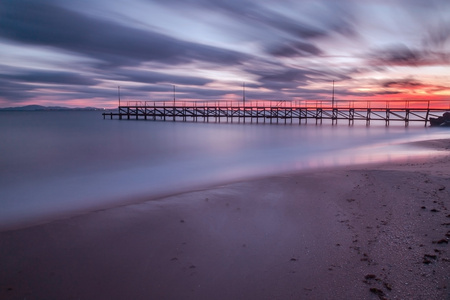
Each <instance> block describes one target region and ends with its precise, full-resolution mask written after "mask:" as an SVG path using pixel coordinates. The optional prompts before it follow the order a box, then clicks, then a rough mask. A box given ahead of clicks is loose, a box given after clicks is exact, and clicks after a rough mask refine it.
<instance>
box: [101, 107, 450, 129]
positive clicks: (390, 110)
mask: <svg viewBox="0 0 450 300" xmlns="http://www.w3.org/2000/svg"><path fill="white" fill-rule="evenodd" d="M446 111H450V101H446V102H445V101H439V102H437V101H385V102H380V101H339V102H335V101H333V103H330V101H328V102H326V101H301V102H294V101H292V102H291V101H252V102H247V103H245V104H244V103H238V102H231V103H229V102H223V101H221V102H182V103H180V102H149V101H127V102H126V105H120V106H119V107H118V110H117V112H105V113H103V118H104V119H106V118H110V119H114V118H117V119H119V120H154V121H157V120H160V121H182V122H216V123H221V122H227V123H269V124H280V123H284V124H306V123H308V122H311V121H312V122H315V124H321V123H322V122H323V121H324V120H329V121H331V123H332V124H336V123H338V121H340V122H345V123H348V124H349V125H353V124H354V122H355V121H360V122H364V123H365V124H366V125H369V124H370V123H371V122H372V121H381V122H384V123H385V124H386V126H388V125H389V124H390V123H391V122H395V123H398V122H402V123H404V124H405V126H408V124H409V123H410V122H416V123H417V122H421V123H423V124H424V125H425V126H426V125H427V123H428V122H429V118H430V117H438V116H440V115H442V114H443V113H444V112H446Z"/></svg>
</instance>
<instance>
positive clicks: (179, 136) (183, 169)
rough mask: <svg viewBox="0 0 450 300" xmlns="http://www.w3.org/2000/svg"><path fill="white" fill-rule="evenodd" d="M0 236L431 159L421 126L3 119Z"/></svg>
mask: <svg viewBox="0 0 450 300" xmlns="http://www.w3.org/2000/svg"><path fill="white" fill-rule="evenodd" d="M0 129H1V131H0V140H1V143H0V153H1V156H0V229H2V228H7V227H10V226H13V225H17V224H26V223H31V222H34V221H42V220H45V219H53V218H56V217H59V216H66V215H70V214H71V213H74V212H78V211H86V210H90V209H98V208H102V207H106V206H109V205H116V204H119V203H121V201H124V199H133V198H135V197H137V196H152V195H158V194H167V193H175V192H178V191H183V190H189V189H194V188H198V187H202V186H207V185H212V184H220V183H224V182H229V181H235V180H241V179H245V178H252V177H258V176H266V175H273V174H277V173H283V172H292V171H299V170H306V169H311V168H321V167H330V166H338V165H349V164H360V163H370V162H379V161H386V160H397V159H407V158H412V157H416V156H418V155H421V156H431V155H435V153H433V152H430V151H429V150H424V149H421V148H416V147H411V146H408V147H406V146H404V145H402V143H404V142H410V141H419V140H427V139H438V138H445V137H448V130H443V129H439V128H438V129H436V128H426V127H424V126H423V124H421V125H414V126H409V127H404V126H402V125H400V124H398V125H394V126H390V127H385V126H384V124H379V125H377V124H372V125H371V126H370V127H366V126H365V124H364V123H361V124H358V123H355V125H353V126H348V125H346V124H345V123H343V124H338V125H334V126H333V125H331V124H322V125H313V124H308V125H304V124H303V125H298V124H297V125H284V124H278V125H269V124H259V125H257V124H236V123H234V124H224V123H221V124H215V123H183V122H161V121H157V122H154V121H133V120H122V121H119V120H103V118H102V116H101V113H100V112H75V111H49V112H47V111H43V112H0Z"/></svg>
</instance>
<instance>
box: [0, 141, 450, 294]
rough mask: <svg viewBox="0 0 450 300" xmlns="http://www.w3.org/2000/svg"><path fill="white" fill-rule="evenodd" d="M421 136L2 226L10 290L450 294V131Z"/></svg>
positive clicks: (3, 283) (2, 278)
mask: <svg viewBox="0 0 450 300" xmlns="http://www.w3.org/2000/svg"><path fill="white" fill-rule="evenodd" d="M421 145H422V146H423V147H429V148H430V149H431V148H432V149H437V150H439V151H440V152H441V153H443V154H445V155H442V156H439V157H436V158H435V159H428V160H423V159H419V160H417V161H414V162H412V161H408V162H399V163H389V164H387V163H386V164H378V165H365V166H350V167H345V168H342V167H341V168H336V169H326V170H315V171H309V172H303V173H297V174H285V175H282V176H281V175H280V176H274V177H267V178H261V179H255V180H250V181H245V182H237V183H230V184H226V185H222V186H216V187H211V188H209V189H205V190H200V191H192V192H187V193H183V194H178V195H173V196H170V197H165V198H159V199H148V201H144V202H141V203H136V204H133V205H127V206H121V207H116V208H111V209H106V210H100V211H96V212H92V213H89V214H84V215H80V216H76V217H73V218H70V219H64V220H58V221H53V222H50V223H47V224H42V225H37V226H33V227H28V228H23V229H17V230H9V231H4V232H0V266H1V267H0V299H27V300H30V299H450V251H449V245H448V241H449V239H450V211H449V208H450V140H439V141H429V142H422V143H421Z"/></svg>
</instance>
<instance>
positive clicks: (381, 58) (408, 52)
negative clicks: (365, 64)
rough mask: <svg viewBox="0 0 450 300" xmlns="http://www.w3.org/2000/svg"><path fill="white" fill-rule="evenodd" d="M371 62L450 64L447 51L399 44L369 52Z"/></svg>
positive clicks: (403, 64) (417, 65)
mask: <svg viewBox="0 0 450 300" xmlns="http://www.w3.org/2000/svg"><path fill="white" fill-rule="evenodd" d="M369 62H370V63H371V64H372V65H375V66H383V65H388V66H412V67H419V66H430V65H443V64H444V65H445V64H449V63H450V60H449V56H448V54H447V53H442V52H436V51H427V50H417V49H412V48H409V47H407V46H405V45H402V44H398V45H393V46H390V47H387V48H385V49H380V50H375V51H372V52H371V53H370V54H369Z"/></svg>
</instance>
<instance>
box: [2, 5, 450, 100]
mask: <svg viewBox="0 0 450 300" xmlns="http://www.w3.org/2000/svg"><path fill="white" fill-rule="evenodd" d="M0 58H1V60H0V107H10V106H22V105H28V104H40V105H60V106H69V107H77V106H95V107H107V108H112V107H115V106H117V87H118V86H120V87H121V95H122V99H123V100H140V101H160V100H171V99H173V94H172V93H173V85H175V86H176V97H177V99H178V100H185V101H192V100H212V101H214V100H233V99H236V100H238V99H242V84H243V82H245V84H246V97H247V99H253V100H259V99H265V100H304V99H309V100H328V99H330V98H331V90H332V82H333V80H334V81H335V88H336V98H337V99H446V100H447V99H450V1H449V0H403V1H401V0H386V1H385V0H364V1H361V0H314V1H307V0H303V1H300V0H296V1H295V0H264V1H257V0H115V1H110V0H71V1H65V0H2V1H1V2H0Z"/></svg>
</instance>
